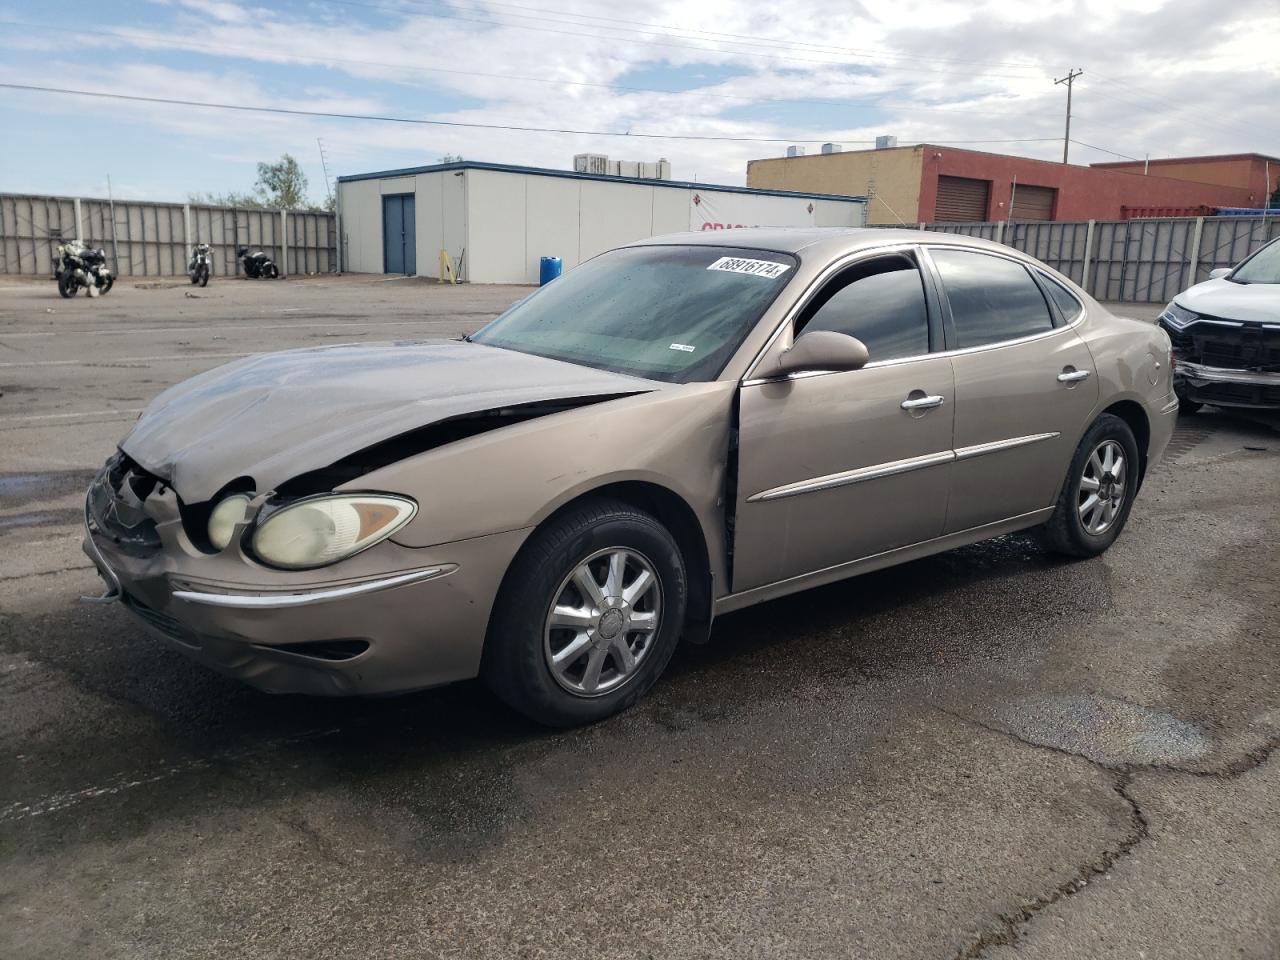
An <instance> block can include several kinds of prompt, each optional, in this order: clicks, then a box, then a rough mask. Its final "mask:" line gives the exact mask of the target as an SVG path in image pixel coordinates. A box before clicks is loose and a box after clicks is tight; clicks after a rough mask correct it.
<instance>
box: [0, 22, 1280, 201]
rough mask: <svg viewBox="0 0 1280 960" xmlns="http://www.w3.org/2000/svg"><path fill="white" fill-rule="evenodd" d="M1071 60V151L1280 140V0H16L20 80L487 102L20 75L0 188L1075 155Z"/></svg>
mask: <svg viewBox="0 0 1280 960" xmlns="http://www.w3.org/2000/svg"><path fill="white" fill-rule="evenodd" d="M1072 69H1080V70H1083V71H1084V73H1083V75H1082V76H1080V77H1079V78H1078V79H1077V80H1076V81H1075V87H1074V96H1073V116H1072V126H1071V135H1072V139H1073V140H1077V141H1080V142H1079V143H1073V144H1072V146H1071V160H1072V162H1076V163H1089V162H1100V161H1106V160H1115V159H1122V158H1137V159H1142V158H1143V157H1145V156H1147V155H1150V157H1151V158H1152V159H1156V158H1160V157H1170V156H1185V155H1199V154H1214V153H1233V152H1255V151H1256V152H1260V153H1266V154H1270V155H1273V156H1274V155H1280V3H1277V2H1276V0H1234V2H1232V3H1222V2H1220V0H1167V2H1162V0H1063V2H1057V3H1044V2H1010V0H990V2H984V0H964V2H938V0H931V2H920V0H788V2H787V3H785V4H781V5H773V4H768V3H762V2H759V0H756V2H752V3H748V2H743V0H699V2H691V0H629V2H628V3H626V4H617V3H599V2H592V0H502V2H499V0H360V2H356V0H260V2H253V3H239V2H234V0H151V2H134V3H122V2H118V0H95V2H94V3H81V2H77V0H68V2H66V3H63V4H60V5H58V6H57V7H56V8H51V7H50V5H49V3H48V0H40V2H38V3H28V2H12V0H0V84H4V83H8V84H19V85H27V86H32V85H34V86H44V87H59V88H65V89H72V90H88V91H96V92H99V93H110V94H124V95H130V96H142V97H161V98H176V99H182V100H194V101H200V102H202V103H224V104H226V103H230V104H240V105H248V106H270V107H284V108H288V109H296V110H306V111H316V112H321V113H343V114H366V115H377V116H382V117H397V118H401V119H412V120H433V121H445V122H448V123H453V124H464V125H470V126H448V125H443V124H439V123H438V124H434V125H432V124H417V123H398V122H385V121H376V120H362V119H339V118H333V117H311V116H284V115H275V114H268V113H247V112H240V111H231V110H221V109H210V108H205V107H194V106H176V105H168V104H157V103H144V102H132V101H125V100H112V99H95V98H86V97H83V96H73V95H65V94H53V93H37V92H32V91H26V90H13V89H5V88H0V130H3V131H5V135H4V138H3V143H0V191H4V192H34V193H55V194H63V195H78V196H105V195H106V192H107V177H108V176H110V178H111V187H112V190H113V192H114V194H115V196H117V197H130V198H136V199H146V200H184V199H186V198H187V197H188V196H189V195H191V194H195V193H206V192H211V193H215V194H222V193H227V192H247V191H249V190H251V189H252V187H253V184H254V180H255V179H256V164H257V162H258V161H269V160H275V159H277V158H279V157H280V156H281V154H283V153H286V152H287V153H290V154H292V155H293V156H295V157H296V158H297V159H298V161H299V162H300V163H301V164H302V166H303V169H304V170H305V172H306V174H307V177H308V179H309V181H310V197H311V200H312V201H313V202H315V203H317V204H319V203H323V201H324V199H325V196H326V191H325V174H324V170H323V166H322V163H321V144H323V152H324V156H325V158H326V159H327V164H328V173H329V176H330V178H333V177H336V176H338V175H342V174H352V173H364V172H369V171H374V170H386V169H394V168H399V167H407V166H419V165H424V164H429V163H435V162H437V161H438V160H440V159H441V158H442V157H444V156H446V155H452V156H462V157H464V158H466V159H468V160H479V161H489V162H496V163H515V164H527V165H533V166H545V167H552V168H559V169H570V168H571V167H572V158H573V155H574V154H575V153H580V152H595V153H604V154H608V155H609V156H610V157H612V158H613V159H624V160H656V159H658V158H659V157H665V158H667V159H669V160H670V161H671V165H672V173H673V176H674V178H675V179H677V180H697V181H699V182H706V183H725V184H742V183H744V182H745V177H746V164H747V161H748V160H751V159H755V158H759V157H769V156H780V155H782V154H783V153H784V152H785V149H786V146H787V144H788V143H797V144H802V145H805V146H806V147H807V149H808V151H809V152H817V150H818V148H819V144H821V143H822V142H826V141H833V142H837V143H841V144H843V145H844V146H845V148H846V149H857V148H863V147H869V146H871V145H872V142H873V141H874V138H875V137H876V136H877V135H881V134H891V135H895V136H897V137H898V140H899V143H901V144H907V143H915V142H929V143H941V144H956V145H966V146H970V147H972V148H973V149H979V150H990V151H995V152H1001V153H1015V154H1018V155H1021V156H1028V157H1038V158H1042V159H1060V158H1061V155H1062V135H1063V119H1064V113H1065V106H1066V91H1065V87H1064V86H1062V85H1055V84H1054V82H1053V81H1054V79H1055V78H1060V77H1062V76H1064V75H1065V74H1066V73H1067V72H1068V71H1069V70H1072ZM502 126H507V127H513V126H514V127H525V128H528V127H534V128H555V129H557V130H566V129H567V130H572V131H579V132H573V133H561V132H546V131H545V130H541V131H540V130H527V129H526V130H504V129H496V127H502ZM318 141H319V142H318ZM1086 144H1087V146H1086Z"/></svg>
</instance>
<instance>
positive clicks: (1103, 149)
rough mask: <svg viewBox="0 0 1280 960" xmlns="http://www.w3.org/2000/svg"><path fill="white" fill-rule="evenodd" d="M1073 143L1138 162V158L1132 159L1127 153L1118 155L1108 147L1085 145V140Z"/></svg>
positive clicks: (1073, 141)
mask: <svg viewBox="0 0 1280 960" xmlns="http://www.w3.org/2000/svg"><path fill="white" fill-rule="evenodd" d="M1071 142H1072V143H1075V144H1078V145H1080V146H1082V147H1088V148H1089V149H1090V150H1097V151H1098V152H1099V153H1109V154H1110V155H1111V156H1113V157H1120V158H1121V159H1123V160H1137V159H1138V158H1137V157H1131V156H1129V155H1128V154H1127V153H1116V152H1115V151H1114V150H1108V149H1107V148H1106V147H1096V146H1094V145H1093V144H1092V143H1085V142H1084V141H1083V140H1072V141H1071Z"/></svg>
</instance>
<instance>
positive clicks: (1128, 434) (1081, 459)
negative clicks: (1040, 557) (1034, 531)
mask: <svg viewBox="0 0 1280 960" xmlns="http://www.w3.org/2000/svg"><path fill="white" fill-rule="evenodd" d="M1140 469H1141V468H1140V465H1139V460H1138V443H1137V441H1136V440H1135V439H1134V436H1133V431H1132V430H1130V429H1129V425H1128V424H1127V423H1125V422H1124V421H1123V420H1121V419H1120V418H1119V417H1117V416H1113V415H1112V414H1109V413H1104V414H1103V415H1102V416H1100V417H1099V418H1098V419H1097V420H1095V421H1094V423H1093V426H1091V427H1090V428H1089V429H1088V431H1086V433H1085V435H1084V438H1083V439H1082V440H1081V441H1080V445H1079V446H1078V447H1076V452H1075V456H1074V457H1072V459H1071V466H1070V468H1069V469H1068V471H1067V479H1066V482H1065V483H1064V484H1063V487H1062V493H1061V494H1060V495H1059V497H1058V503H1057V506H1056V507H1055V508H1054V512H1053V516H1052V517H1050V518H1049V520H1048V522H1046V523H1045V524H1044V526H1043V527H1042V528H1041V533H1042V536H1043V539H1044V541H1045V545H1046V546H1048V547H1049V549H1051V550H1054V551H1056V552H1057V553H1062V554H1066V555H1067V556H1071V557H1095V556H1097V555H1098V554H1100V553H1102V552H1103V551H1104V550H1106V549H1107V548H1108V547H1110V546H1111V544H1113V543H1115V540H1116V537H1118V536H1120V531H1121V530H1123V529H1124V525H1125V522H1126V521H1127V520H1128V519H1129V510H1130V508H1131V507H1132V506H1133V498H1134V496H1135V495H1136V494H1137V492H1138V480H1139V478H1140V473H1139V471H1140Z"/></svg>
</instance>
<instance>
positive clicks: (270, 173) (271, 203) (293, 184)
mask: <svg viewBox="0 0 1280 960" xmlns="http://www.w3.org/2000/svg"><path fill="white" fill-rule="evenodd" d="M254 188H255V189H256V190H257V192H258V196H259V197H261V198H262V205H263V206H266V207H283V208H285V209H288V210H293V209H296V208H298V207H304V206H306V203H307V175H306V174H305V173H303V172H302V167H300V166H298V161H297V160H295V159H294V158H293V157H292V156H290V155H289V154H287V153H286V154H284V156H282V157H281V158H280V159H279V160H278V161H277V162H276V163H259V164H258V182H257V183H256V184H255V185H254Z"/></svg>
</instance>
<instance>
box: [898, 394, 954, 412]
mask: <svg viewBox="0 0 1280 960" xmlns="http://www.w3.org/2000/svg"><path fill="white" fill-rule="evenodd" d="M945 399H946V398H945V397H940V396H938V395H937V394H934V395H933V396H927V397H916V398H915V399H913V400H903V401H902V404H901V406H902V409H903V410H932V409H933V408H934V407H940V406H942V404H943V402H944V401H945Z"/></svg>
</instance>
